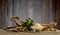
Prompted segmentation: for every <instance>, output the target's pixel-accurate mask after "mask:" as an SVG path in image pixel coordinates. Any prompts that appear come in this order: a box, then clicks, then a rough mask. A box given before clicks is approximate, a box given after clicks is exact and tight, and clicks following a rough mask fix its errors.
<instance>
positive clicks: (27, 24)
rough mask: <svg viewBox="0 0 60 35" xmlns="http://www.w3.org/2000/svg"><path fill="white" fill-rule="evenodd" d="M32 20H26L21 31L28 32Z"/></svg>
mask: <svg viewBox="0 0 60 35" xmlns="http://www.w3.org/2000/svg"><path fill="white" fill-rule="evenodd" d="M32 23H33V20H32V19H31V18H28V19H26V22H24V24H23V25H22V29H23V30H24V31H26V30H29V29H30V27H31V26H32Z"/></svg>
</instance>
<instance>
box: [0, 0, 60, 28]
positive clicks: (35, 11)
mask: <svg viewBox="0 0 60 35" xmlns="http://www.w3.org/2000/svg"><path fill="white" fill-rule="evenodd" d="M59 4H60V2H59V0H0V26H8V25H10V26H14V25H15V24H14V23H13V22H12V21H10V20H9V18H10V17H11V16H18V17H19V18H21V20H23V21H25V19H26V18H28V17H32V18H33V20H34V22H39V23H49V22H52V21H57V22H58V25H57V28H59V23H60V22H59V21H60V18H59V14H60V13H59V11H60V8H59V6H60V5H59Z"/></svg>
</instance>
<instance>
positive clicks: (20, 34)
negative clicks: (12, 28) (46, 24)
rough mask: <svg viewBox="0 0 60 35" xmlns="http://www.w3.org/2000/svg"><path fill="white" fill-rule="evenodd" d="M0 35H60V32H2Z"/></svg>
mask: <svg viewBox="0 0 60 35" xmlns="http://www.w3.org/2000/svg"><path fill="white" fill-rule="evenodd" d="M0 35H60V31H59V30H58V31H56V32H54V31H52V32H51V31H43V32H9V31H4V30H0Z"/></svg>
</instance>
